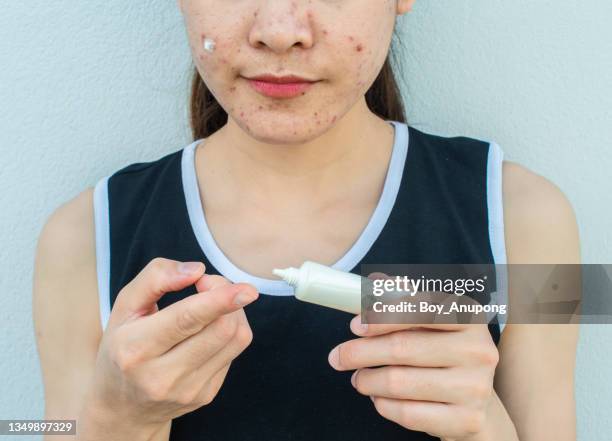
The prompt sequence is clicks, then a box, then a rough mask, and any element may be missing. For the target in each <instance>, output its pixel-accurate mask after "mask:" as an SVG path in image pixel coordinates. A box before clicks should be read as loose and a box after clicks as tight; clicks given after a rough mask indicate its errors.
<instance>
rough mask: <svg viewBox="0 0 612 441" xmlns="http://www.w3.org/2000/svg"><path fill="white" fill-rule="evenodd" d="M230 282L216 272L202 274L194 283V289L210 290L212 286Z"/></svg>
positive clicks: (199, 290)
mask: <svg viewBox="0 0 612 441" xmlns="http://www.w3.org/2000/svg"><path fill="white" fill-rule="evenodd" d="M230 283H231V282H230V281H229V280H227V279H226V278H225V277H223V276H219V275H217V274H204V275H203V276H202V277H200V278H199V279H198V280H197V281H196V283H195V286H196V289H197V290H198V292H204V291H210V290H211V289H213V288H216V287H218V286H222V285H229V284H230Z"/></svg>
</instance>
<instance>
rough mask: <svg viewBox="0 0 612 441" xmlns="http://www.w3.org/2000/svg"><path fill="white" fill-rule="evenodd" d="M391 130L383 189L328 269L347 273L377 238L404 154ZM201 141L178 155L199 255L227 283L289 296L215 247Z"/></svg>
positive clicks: (283, 286) (404, 133)
mask: <svg viewBox="0 0 612 441" xmlns="http://www.w3.org/2000/svg"><path fill="white" fill-rule="evenodd" d="M387 123H390V124H391V125H392V126H393V127H394V132H395V135H394V142H393V151H392V153H391V159H390V161H389V165H388V169H387V175H386V178H385V182H384V187H383V191H382V194H381V196H380V199H379V200H378V204H377V205H376V208H375V209H374V212H373V213H372V215H371V216H370V220H369V221H368V223H367V225H366V226H365V228H364V229H363V231H362V232H361V234H360V236H359V238H358V239H357V240H356V241H355V242H354V243H353V245H352V246H351V247H350V248H349V250H348V251H347V252H346V253H345V254H344V256H342V257H341V258H340V259H339V260H338V261H337V262H336V263H334V264H333V265H331V266H332V268H336V269H339V270H341V271H350V270H351V269H353V268H354V267H355V266H356V265H357V264H358V263H359V262H360V261H361V259H362V258H363V257H364V256H365V255H366V253H367V252H368V251H369V250H370V248H371V247H372V245H373V244H374V242H375V241H376V239H377V238H378V236H379V235H380V233H381V231H382V230H383V227H384V226H385V224H386V222H387V219H388V218H389V215H390V213H391V210H392V208H393V205H394V204H395V199H396V197H397V194H398V192H399V187H400V181H401V178H402V172H403V169H404V163H405V161H406V156H407V153H408V142H409V139H408V138H409V132H408V126H407V125H406V124H405V123H401V122H398V121H393V120H388V121H387ZM201 141H203V140H202V139H199V140H196V141H194V142H193V143H191V144H190V145H189V146H187V147H185V149H184V151H183V156H182V164H181V166H182V177H183V191H184V195H185V199H186V203H187V211H188V213H189V220H190V222H191V226H192V228H193V232H194V234H195V236H196V238H197V240H198V243H199V245H200V248H201V249H202V252H203V253H204V254H205V255H206V257H207V258H208V260H209V261H210V263H211V264H212V265H213V266H214V267H215V268H216V269H217V271H219V273H220V274H221V275H222V276H223V277H225V278H227V279H228V280H230V281H231V282H234V283H236V282H246V283H250V284H252V285H254V286H255V287H256V288H257V291H259V293H260V294H268V295H276V296H290V295H293V294H294V288H293V287H292V286H291V285H289V284H288V283H287V282H285V281H284V280H280V279H267V278H263V277H258V276H255V275H253V274H250V273H248V272H246V271H244V270H242V269H240V268H238V267H237V266H236V265H235V264H234V263H233V262H232V261H231V260H230V259H229V258H228V257H227V256H226V255H225V254H224V253H223V251H222V250H221V249H220V248H219V246H218V245H217V243H216V242H215V240H214V238H213V236H212V234H211V232H210V230H209V228H208V224H207V223H206V217H205V215H204V210H203V208H202V203H201V199H200V190H199V186H198V182H197V175H196V169H195V154H194V152H195V147H196V146H197V144H198V143H199V142H201Z"/></svg>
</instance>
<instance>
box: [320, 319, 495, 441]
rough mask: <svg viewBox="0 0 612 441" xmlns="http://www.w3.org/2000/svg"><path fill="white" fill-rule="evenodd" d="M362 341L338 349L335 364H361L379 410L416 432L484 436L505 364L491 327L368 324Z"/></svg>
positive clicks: (360, 377)
mask: <svg viewBox="0 0 612 441" xmlns="http://www.w3.org/2000/svg"><path fill="white" fill-rule="evenodd" d="M350 326H351V331H352V332H353V333H355V334H356V335H358V336H360V338H357V339H354V340H349V341H346V342H344V343H342V344H340V345H338V346H336V347H335V348H334V349H333V350H332V351H331V352H330V354H329V363H330V364H331V366H332V367H333V368H334V369H336V370H340V371H345V370H352V369H356V371H355V372H354V374H353V376H352V377H351V383H352V384H353V387H355V389H356V390H357V392H359V393H361V394H363V395H369V396H370V398H371V399H372V401H373V402H374V406H375V408H376V410H377V412H378V413H379V414H380V415H382V416H383V417H385V418H387V419H389V420H391V421H394V422H396V423H398V424H400V425H401V426H403V427H406V428H407V429H410V430H416V431H422V432H426V433H428V434H430V435H432V436H437V437H440V438H442V439H443V440H445V441H459V440H461V441H464V440H465V441H467V440H477V439H483V438H480V435H481V434H482V433H483V431H484V429H485V426H486V422H487V418H488V417H489V414H490V412H492V410H491V408H492V406H493V402H494V401H496V394H495V391H494V390H493V377H494V374H495V368H496V366H497V363H498V361H499V354H498V351H497V348H496V346H495V344H494V342H493V340H492V338H491V335H490V333H489V330H488V327H487V325H486V324H481V323H478V324H452V323H448V324H427V325H423V324H369V325H365V326H364V325H362V324H361V316H360V315H358V316H356V317H355V318H353V320H352V321H351V324H350Z"/></svg>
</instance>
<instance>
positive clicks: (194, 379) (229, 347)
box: [187, 337, 250, 384]
mask: <svg viewBox="0 0 612 441" xmlns="http://www.w3.org/2000/svg"><path fill="white" fill-rule="evenodd" d="M249 343H250V340H247V341H245V340H244V337H238V338H234V339H232V340H231V341H230V342H229V343H228V344H226V345H224V346H223V347H222V348H221V349H220V350H219V351H217V352H216V353H215V354H214V355H212V357H210V359H208V360H207V361H206V362H205V363H204V364H202V365H201V366H199V367H198V368H196V369H194V370H193V371H192V372H191V373H190V374H187V378H188V381H189V382H191V383H193V384H199V383H201V382H202V381H208V380H209V379H210V378H213V377H214V376H215V375H216V374H217V373H218V372H219V371H220V370H222V369H223V368H224V367H225V366H229V365H230V364H231V363H232V361H234V359H236V357H238V356H239V355H240V354H241V353H242V352H243V351H244V349H245V348H246V347H247V346H248V344H249Z"/></svg>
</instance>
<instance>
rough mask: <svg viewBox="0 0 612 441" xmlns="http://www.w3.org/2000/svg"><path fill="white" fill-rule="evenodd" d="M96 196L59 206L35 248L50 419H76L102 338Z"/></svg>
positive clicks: (36, 303)
mask: <svg viewBox="0 0 612 441" xmlns="http://www.w3.org/2000/svg"><path fill="white" fill-rule="evenodd" d="M92 193H93V192H92V189H91V188H88V189H87V190H85V191H83V192H82V193H80V194H79V195H77V196H76V197H75V198H73V199H71V200H70V201H68V202H66V203H64V204H63V205H61V206H60V207H58V208H57V209H56V210H55V211H54V212H53V213H52V215H51V216H50V217H49V218H48V219H47V221H46V223H45V225H44V227H43V229H42V231H41V233H40V236H39V238H38V243H37V247H36V260H35V265H34V280H33V298H32V311H33V320H34V329H35V335H36V344H37V349H38V355H39V358H40V365H41V371H42V376H43V383H44V392H45V418H48V419H53V418H56V419H76V417H77V414H78V410H79V407H80V406H81V404H82V399H83V396H84V394H85V392H86V390H87V387H88V384H89V382H90V380H91V376H92V374H93V370H94V365H95V361H96V354H97V351H98V345H99V343H100V339H101V336H102V329H101V324H100V315H99V305H98V294H97V293H98V290H97V277H96V260H95V239H94V221H93V201H92Z"/></svg>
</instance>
